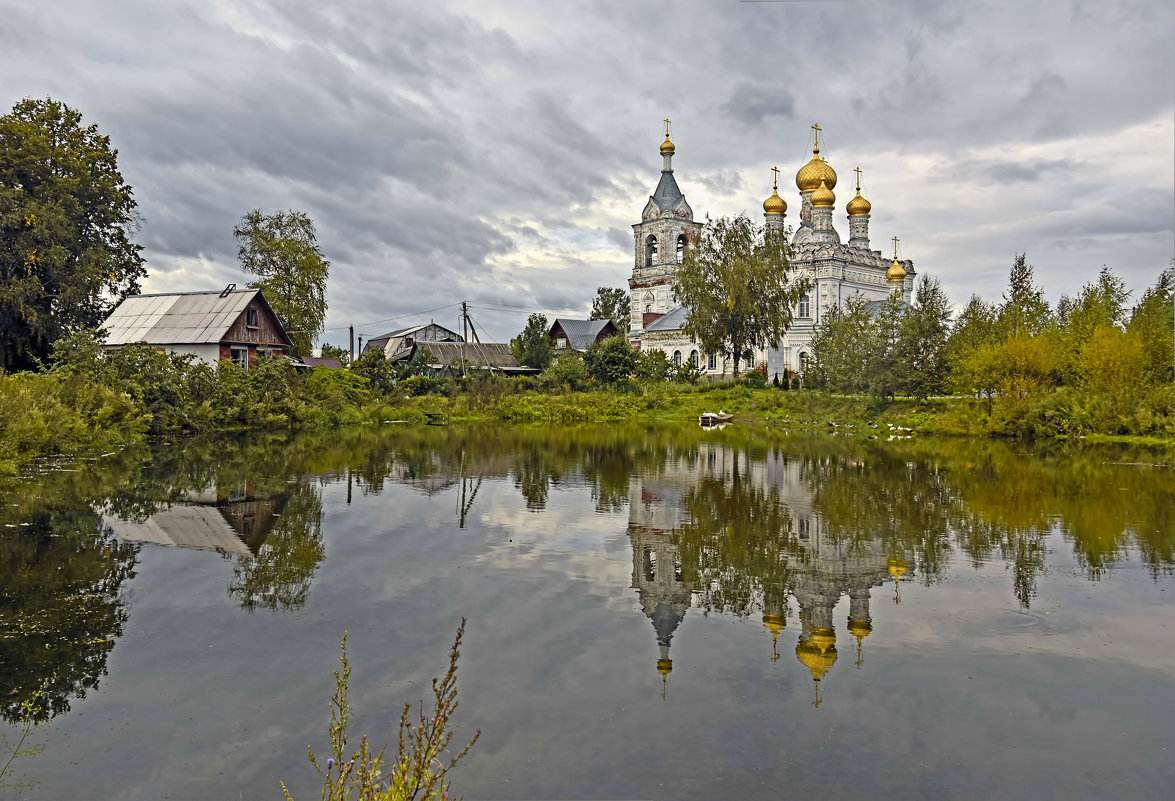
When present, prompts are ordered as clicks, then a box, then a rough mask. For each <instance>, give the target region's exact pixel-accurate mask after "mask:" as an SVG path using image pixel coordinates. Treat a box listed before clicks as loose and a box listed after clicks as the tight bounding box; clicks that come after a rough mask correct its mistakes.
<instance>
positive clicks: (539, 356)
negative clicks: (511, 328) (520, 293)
mask: <svg viewBox="0 0 1175 801" xmlns="http://www.w3.org/2000/svg"><path fill="white" fill-rule="evenodd" d="M510 352H511V353H513V354H514V358H515V359H517V360H518V363H519V364H522V365H526V366H527V367H535V368H538V369H540V370H545V369H546V368H547V366H548V365H550V363H551V357H552V355H553V354H554V349H553V348H552V347H551V337H550V334H549V332H548V326H547V318H546V315H542V314H532V315H531V316H530V317H529V318H527V321H526V327H525V328H523V329H522V333H520V334H519V335H518V336H516V337H514V339H512V340H510Z"/></svg>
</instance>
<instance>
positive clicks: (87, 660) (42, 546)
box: [0, 508, 138, 722]
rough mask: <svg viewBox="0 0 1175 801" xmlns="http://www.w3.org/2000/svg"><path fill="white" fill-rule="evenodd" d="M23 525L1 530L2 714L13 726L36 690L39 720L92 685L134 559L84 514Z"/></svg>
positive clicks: (121, 615) (44, 516) (132, 549)
mask: <svg viewBox="0 0 1175 801" xmlns="http://www.w3.org/2000/svg"><path fill="white" fill-rule="evenodd" d="M24 521H25V522H27V523H29V524H30V525H26V526H21V527H19V528H17V529H4V530H2V531H3V533H0V688H3V693H4V695H3V698H2V699H0V714H2V715H3V717H4V718H5V719H6V720H8V721H12V722H15V721H17V720H18V719H19V718H20V715H21V709H20V703H21V701H23V700H25V699H27V698H29V697H31V695H32V693H33V692H34V691H35V690H37V689H40V690H41V692H42V705H41V706H40V707H39V708H38V712H37V719H38V720H47V719H49V718H50V717H53V716H56V715H60V714H62V713H64V712H68V711H69V707H70V701H71V699H72V698H74V697H78V698H83V697H85V695H86V692H87V691H88V690H91V689H94V688H96V687H97V686H98V681H99V679H100V678H101V677H102V676H104V675H106V660H107V657H108V656H109V654H110V651H111V649H112V648H114V642H115V638H117V637H119V636H120V635H121V634H122V631H123V626H124V625H125V624H126V620H127V611H126V606H125V601H124V599H123V597H122V588H123V584H124V582H126V581H127V580H128V579H130V578H131V577H132V576H133V575H134V568H135V561H136V557H137V554H138V548H137V547H136V546H134V545H130V544H127V543H121V542H118V541H116V540H115V539H114V538H113V537H112V536H110V534H109V533H108V532H103V531H100V530H99V525H98V519H97V516H96V515H95V514H94V513H93V512H92V511H90V510H89V509H85V508H82V509H73V510H68V511H62V510H58V511H53V512H44V511H43V512H38V513H35V514H33V515H31V516H28V517H25V518H24Z"/></svg>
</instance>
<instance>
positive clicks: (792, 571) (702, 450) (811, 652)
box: [628, 444, 906, 705]
mask: <svg viewBox="0 0 1175 801" xmlns="http://www.w3.org/2000/svg"><path fill="white" fill-rule="evenodd" d="M804 471H805V463H804V462H803V461H796V460H789V459H788V458H786V457H785V456H784V455H783V454H781V453H778V452H774V451H769V452H768V453H767V454H766V457H765V458H756V459H748V458H747V457H746V454H745V453H742V452H738V451H736V450H734V449H732V448H729V447H725V446H722V445H718V444H703V445H701V446H700V447H699V448H698V450H697V451H695V452H692V453H690V454H688V455H685V456H682V457H680V458H678V459H676V460H670V461H669V462H667V463H666V465H665V468H664V469H663V470H662V471H661V472H660V473H657V474H654V475H645V476H639V477H637V478H634V479H633V481H632V484H631V485H630V489H629V525H628V532H629V538H630V540H631V543H632V549H633V572H632V576H633V582H632V587H633V588H634V589H636V590H637V591H638V593H639V597H640V603H641V608H642V610H643V611H644V613H645V614H646V615H647V616H648V617H649V618H650V619H651V620H652V622H653V627H654V629H655V630H656V633H657V644H658V646H659V648H660V659H659V660H658V662H657V667H658V669H659V670H660V671H661V673H662V675H663V676H668V673H669V671H670V670H671V669H672V662H671V661H670V659H669V643H670V639H671V638H672V636H673V634H674V632H675V630H676V629H677V628H678V626H679V625H680V623H681V622H682V620H683V619H684V617H685V615H686V612H687V610H688V609H689V607H690V606H691V605H692V604H693V602H694V600H695V598H703V599H704V598H705V597H706V594H707V593H709V592H711V591H712V590H713V589H714V587H712V586H711V587H690V586H688V585H687V584H686V583H684V582H683V581H682V575H683V572H684V573H685V574H688V575H701V574H702V573H703V571H702V567H703V565H686V566H685V568H686V569H685V570H684V571H683V565H682V564H681V558H680V553H681V552H682V551H683V550H686V549H684V548H679V545H681V546H685V545H686V544H687V543H686V542H684V541H681V540H680V539H679V540H677V541H675V537H677V538H680V537H682V536H686V535H687V532H689V530H690V529H691V527H693V526H694V524H695V523H696V521H693V520H692V519H691V518H690V512H689V510H688V509H687V508H686V503H685V500H686V497H687V495H688V494H689V493H690V491H691V490H694V489H696V488H698V487H700V486H702V484H703V482H705V481H707V480H709V481H711V482H713V481H718V482H720V486H721V487H722V488H723V490H722V491H723V492H725V493H727V495H728V497H731V498H732V499H734V500H739V499H737V498H734V496H736V495H738V494H739V493H743V494H745V497H744V499H742V500H747V501H748V502H746V503H732V504H730V507H731V508H732V509H736V510H737V509H743V510H748V509H751V507H752V504H751V503H750V502H749V498H750V497H751V496H752V495H754V494H756V493H757V494H758V497H759V498H762V499H765V502H769V503H775V502H778V503H780V504H782V505H783V506H785V507H786V508H787V511H788V514H786V515H781V516H779V518H778V519H779V520H780V525H781V527H787V530H786V531H777V532H774V533H776V534H778V535H779V536H778V538H773V539H772V542H774V543H775V544H776V545H777V546H778V547H779V553H778V562H779V563H784V562H786V565H787V570H786V571H781V572H780V573H779V575H786V576H787V580H786V585H784V583H783V582H782V581H779V582H778V583H773V581H772V580H770V578H769V577H768V576H765V575H758V576H744V577H742V578H744V579H750V580H751V581H750V583H752V584H754V585H756V586H757V588H758V589H757V592H758V595H757V602H758V604H759V605H761V606H762V609H763V625H764V627H765V628H766V629H767V630H768V631H770V632H771V635H772V657H771V658H772V659H773V660H778V659H779V651H778V638H779V634H780V633H781V632H782V631H783V630H784V629H785V627H786V625H787V616H788V608H789V597H794V598H795V601H796V605H797V606H798V607H799V618H800V635H799V640H798V642H797V644H796V649H795V653H796V658H797V659H798V660H799V662H800V663H801V664H803V665H804V666H805V667H807V668H808V670H809V671H810V672H811V674H812V678H813V679H814V682H815V703H816V704H817V705H819V702H820V694H819V689H820V681H821V679H823V678H824V677H825V676H826V675H827V674H828V671H829V670H830V669H831V668H832V667H833V665H834V664H835V663H836V661H837V656H838V654H837V649H836V625H835V622H834V620H833V613H834V609H835V607H836V605H837V603H838V602H839V601H840V599H841V597H842V596H843V595H846V594H847V595H848V596H849V614H848V620H847V627H846V628H847V632H848V634H850V635H851V636H853V637H855V638H856V640H857V643H856V644H857V665H858V667H859V666H860V665H861V646H862V643H863V641H864V639H865V637H867V636H869V634H870V633H871V632H872V630H873V626H872V617H871V615H870V611H869V603H870V592H871V590H872V588H874V587H878V586H881V585H882V584H883V583H885V582H886V581H887V580H888V579H890V578H893V579H894V581H895V600H897V596H896V592H897V588H896V587H897V585H896V582H897V581H898V580H899V579H900V578H901V577H902V576H903V575H904V574H905V573H906V563H905V561H904V560H903V559H902V557H901V555H900V554H894V553H891V552H889V551H887V550H886V548H885V546H884V545H883V543H882V542H881V541H880V540H879V539H870V538H859V539H856V540H853V541H845V540H842V541H833V540H831V539H829V538H827V537H826V536H825V532H824V530H823V520H822V517H821V515H820V514H819V513H818V511H817V510H816V508H815V506H814V497H813V490H812V489H811V487H810V486H809V485H808V483H807V482H806V481H805V475H804ZM736 477H737V480H736ZM711 486H713V484H711ZM759 511H760V512H761V510H759ZM744 513H745V514H752V513H754V512H751V511H744ZM715 522H717V521H715ZM740 524H742V525H746V524H747V521H746V520H739V519H737V517H736V518H734V519H729V520H726V521H723V522H722V523H721V525H725V526H731V527H738V526H740ZM706 533H708V532H703V534H706ZM688 550H689V551H690V552H691V553H697V554H699V558H704V559H714V558H717V557H718V554H717V553H716V552H714V551H713V549H709V550H707V549H706V548H699V547H692V548H690V549H688ZM773 557H774V554H773ZM748 564H750V563H748ZM732 569H733V568H731V566H729V565H717V566H711V569H710V570H709V571H708V572H709V575H710V576H711V577H712V578H711V579H710V582H711V583H714V582H722V581H724V580H727V579H728V578H729V572H730V571H731V570H732ZM740 569H744V570H746V569H747V568H740ZM715 577H716V578H715Z"/></svg>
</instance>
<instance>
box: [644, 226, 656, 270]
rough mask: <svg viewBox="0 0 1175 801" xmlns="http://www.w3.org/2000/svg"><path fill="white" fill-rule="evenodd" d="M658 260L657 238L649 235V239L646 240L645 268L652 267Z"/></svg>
mask: <svg viewBox="0 0 1175 801" xmlns="http://www.w3.org/2000/svg"><path fill="white" fill-rule="evenodd" d="M656 260H657V237H655V236H653V235H652V234H649V237H648V239H646V240H645V266H646V267H652V266H653V262H655V261H656Z"/></svg>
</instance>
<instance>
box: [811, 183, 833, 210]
mask: <svg viewBox="0 0 1175 801" xmlns="http://www.w3.org/2000/svg"><path fill="white" fill-rule="evenodd" d="M835 202H836V195H834V194H832V190H831V189H830V188H829V187H828V184H827V183H826V182H825V181H821V182H820V187H819V188H818V189H817V190H816V191H815V192H813V193H812V208H818V209H822V208H832V204H833V203H835Z"/></svg>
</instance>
